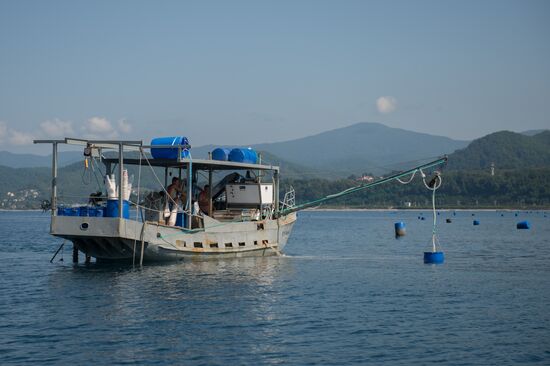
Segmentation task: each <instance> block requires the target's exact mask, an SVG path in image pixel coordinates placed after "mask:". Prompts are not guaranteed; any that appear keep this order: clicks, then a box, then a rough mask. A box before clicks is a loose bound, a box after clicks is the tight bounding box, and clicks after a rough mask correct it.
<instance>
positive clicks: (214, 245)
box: [210, 243, 218, 248]
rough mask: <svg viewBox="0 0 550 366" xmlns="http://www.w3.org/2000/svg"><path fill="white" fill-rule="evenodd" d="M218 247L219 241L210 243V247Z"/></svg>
mask: <svg viewBox="0 0 550 366" xmlns="http://www.w3.org/2000/svg"><path fill="white" fill-rule="evenodd" d="M217 247H218V243H210V248H217Z"/></svg>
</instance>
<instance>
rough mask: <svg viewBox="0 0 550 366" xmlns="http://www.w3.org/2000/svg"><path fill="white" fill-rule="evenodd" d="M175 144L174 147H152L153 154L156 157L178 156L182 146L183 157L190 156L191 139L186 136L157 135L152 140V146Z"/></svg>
mask: <svg viewBox="0 0 550 366" xmlns="http://www.w3.org/2000/svg"><path fill="white" fill-rule="evenodd" d="M155 145H158V146H168V145H169V146H174V148H173V149H172V148H160V147H159V148H154V147H151V155H152V156H153V158H154V159H171V160H176V159H177V158H178V149H179V147H180V146H181V158H188V157H189V148H190V146H189V140H188V139H187V137H184V136H171V137H156V138H154V139H152V140H151V146H155Z"/></svg>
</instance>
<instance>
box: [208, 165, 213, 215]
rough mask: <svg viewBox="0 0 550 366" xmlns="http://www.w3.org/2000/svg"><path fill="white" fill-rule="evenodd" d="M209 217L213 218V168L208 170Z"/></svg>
mask: <svg viewBox="0 0 550 366" xmlns="http://www.w3.org/2000/svg"><path fill="white" fill-rule="evenodd" d="M208 216H212V168H210V169H208Z"/></svg>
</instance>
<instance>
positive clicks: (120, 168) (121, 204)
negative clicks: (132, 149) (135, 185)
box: [118, 144, 124, 218]
mask: <svg viewBox="0 0 550 366" xmlns="http://www.w3.org/2000/svg"><path fill="white" fill-rule="evenodd" d="M123 156H124V145H122V144H118V217H120V218H123V217H124V215H123V212H122V211H123V208H124V198H123V197H122V175H123V174H124V164H123V159H124V157H123Z"/></svg>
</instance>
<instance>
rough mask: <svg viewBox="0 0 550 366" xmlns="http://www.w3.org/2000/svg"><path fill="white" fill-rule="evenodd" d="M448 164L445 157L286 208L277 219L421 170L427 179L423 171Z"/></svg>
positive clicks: (279, 213) (278, 214)
mask: <svg viewBox="0 0 550 366" xmlns="http://www.w3.org/2000/svg"><path fill="white" fill-rule="evenodd" d="M446 162H447V156H444V157H442V158H440V159H437V160H434V161H431V162H429V163H426V164H423V165H420V166H417V167H415V168H412V169H409V170H406V171H403V172H399V173H396V174H393V175H390V176H389V177H386V178H382V179H380V180H378V181H376V182H371V183H366V184H361V185H358V186H355V187H351V188H348V189H346V190H344V191H342V192H339V193H334V194H331V195H328V196H325V197H322V198H319V199H316V200H313V201H310V202H306V203H303V204H301V205H297V206H294V207H291V208H286V209H282V210H279V212H278V213H277V217H280V216H284V215H288V214H289V213H292V212H296V211H299V210H303V209H306V208H309V207H313V206H318V205H319V204H321V203H323V202H326V201H329V200H332V199H335V198H339V197H343V196H346V195H348V194H351V193H355V192H358V191H362V190H364V189H367V188H371V187H375V186H377V185H380V184H383V183H387V182H390V181H392V180H398V179H400V178H403V177H405V176H407V175H409V174H411V173H412V174H413V175H414V173H415V172H416V171H418V170H420V172H421V173H422V175H423V177H425V175H424V173H423V172H422V169H428V168H432V167H435V166H438V165H442V164H444V163H446ZM405 184H407V182H405ZM438 188H439V187H438Z"/></svg>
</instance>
